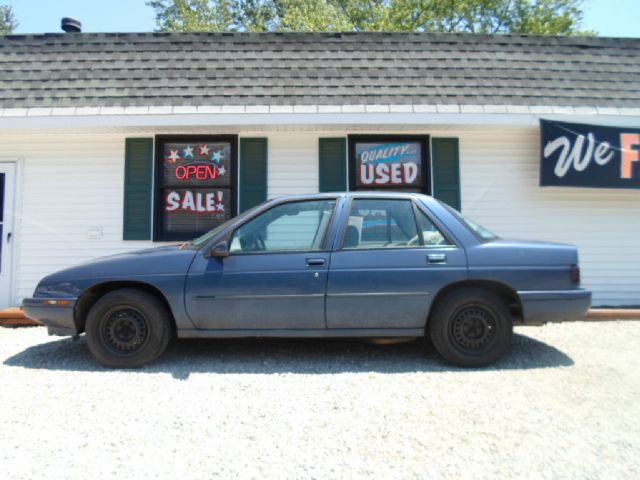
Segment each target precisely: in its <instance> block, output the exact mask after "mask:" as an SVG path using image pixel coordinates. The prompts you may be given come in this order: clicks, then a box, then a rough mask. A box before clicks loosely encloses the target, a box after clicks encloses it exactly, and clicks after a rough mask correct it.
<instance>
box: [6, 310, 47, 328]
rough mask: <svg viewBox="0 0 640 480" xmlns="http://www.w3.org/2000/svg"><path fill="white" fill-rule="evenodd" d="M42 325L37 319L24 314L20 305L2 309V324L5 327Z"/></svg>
mask: <svg viewBox="0 0 640 480" xmlns="http://www.w3.org/2000/svg"><path fill="white" fill-rule="evenodd" d="M38 325H42V323H40V322H38V321H37V320H32V319H30V318H27V317H25V316H24V312H23V311H22V309H21V308H20V307H11V308H5V309H4V310H0V326H3V327H31V326H38Z"/></svg>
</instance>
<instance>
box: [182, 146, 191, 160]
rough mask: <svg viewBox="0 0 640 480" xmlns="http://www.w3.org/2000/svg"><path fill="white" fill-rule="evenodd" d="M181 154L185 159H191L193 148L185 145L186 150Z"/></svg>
mask: <svg viewBox="0 0 640 480" xmlns="http://www.w3.org/2000/svg"><path fill="white" fill-rule="evenodd" d="M183 152H184V153H183V154H182V156H183V157H184V158H185V159H186V158H187V157H191V158H193V147H192V146H191V145H187V146H186V148H185V149H184V150H183Z"/></svg>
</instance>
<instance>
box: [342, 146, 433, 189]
mask: <svg viewBox="0 0 640 480" xmlns="http://www.w3.org/2000/svg"><path fill="white" fill-rule="evenodd" d="M355 155H356V186H357V187H360V188H367V187H410V188H411V187H420V186H421V184H422V176H421V168H420V167H421V162H422V145H421V144H420V142H381V143H378V142H357V143H356V144H355Z"/></svg>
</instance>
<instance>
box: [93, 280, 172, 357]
mask: <svg viewBox="0 0 640 480" xmlns="http://www.w3.org/2000/svg"><path fill="white" fill-rule="evenodd" d="M86 331H87V343H88V345H89V350H90V351H91V353H92V354H93V356H94V357H96V359H97V360H98V361H99V362H100V363H102V364H103V365H105V366H108V367H112V368H135V367H140V366H142V365H144V364H146V363H149V362H152V361H153V360H155V359H156V358H158V357H159V356H160V355H161V354H162V352H164V350H165V349H166V348H167V345H168V343H169V339H170V337H171V316H170V314H169V312H168V311H167V308H166V307H165V306H164V304H163V303H162V302H161V301H160V300H159V299H158V298H156V297H155V296H154V295H151V294H149V293H147V292H144V291H141V290H135V289H121V290H114V291H112V292H109V293H107V294H105V295H104V296H103V297H101V298H100V299H99V300H98V301H97V302H96V304H95V305H94V306H93V307H92V308H91V310H90V311H89V315H88V316H87V323H86Z"/></svg>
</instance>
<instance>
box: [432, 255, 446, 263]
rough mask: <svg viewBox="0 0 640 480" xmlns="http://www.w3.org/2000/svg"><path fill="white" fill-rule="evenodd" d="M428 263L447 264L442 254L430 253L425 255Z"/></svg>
mask: <svg viewBox="0 0 640 480" xmlns="http://www.w3.org/2000/svg"><path fill="white" fill-rule="evenodd" d="M427 262H428V263H447V256H446V255H445V254H444V253H432V254H430V255H427Z"/></svg>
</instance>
